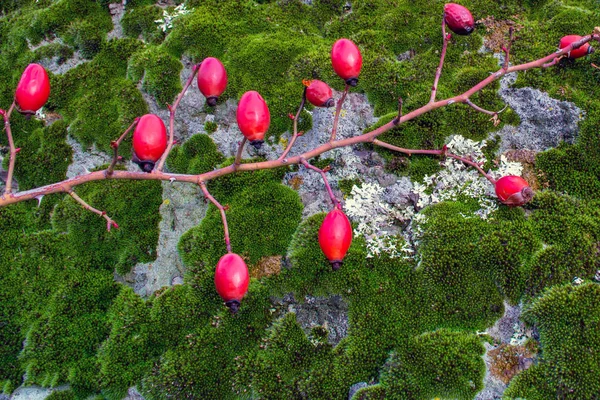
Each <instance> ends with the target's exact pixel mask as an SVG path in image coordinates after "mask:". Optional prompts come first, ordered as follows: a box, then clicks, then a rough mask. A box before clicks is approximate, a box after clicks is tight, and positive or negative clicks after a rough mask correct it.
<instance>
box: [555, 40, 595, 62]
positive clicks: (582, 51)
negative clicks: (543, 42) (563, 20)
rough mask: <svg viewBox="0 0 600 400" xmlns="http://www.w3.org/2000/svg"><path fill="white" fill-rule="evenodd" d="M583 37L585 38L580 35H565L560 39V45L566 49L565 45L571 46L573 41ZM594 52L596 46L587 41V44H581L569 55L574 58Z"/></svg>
mask: <svg viewBox="0 0 600 400" xmlns="http://www.w3.org/2000/svg"><path fill="white" fill-rule="evenodd" d="M581 39H583V38H582V37H581V36H578V35H568V36H563V37H562V38H561V39H560V42H559V44H558V47H559V48H561V49H564V48H565V47H567V46H570V45H571V44H572V43H574V42H576V41H578V40H581ZM593 52H594V48H593V47H592V46H590V44H589V43H585V44H583V46H580V47H578V48H576V49H573V50H571V51H570V52H568V53H567V57H568V58H570V59H572V60H574V59H576V58H581V57H584V56H587V55H588V54H591V53H593Z"/></svg>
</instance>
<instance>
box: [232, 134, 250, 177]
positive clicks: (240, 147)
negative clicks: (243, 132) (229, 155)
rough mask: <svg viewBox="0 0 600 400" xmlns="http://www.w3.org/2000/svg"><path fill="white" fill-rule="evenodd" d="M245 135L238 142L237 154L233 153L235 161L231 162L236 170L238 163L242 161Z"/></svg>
mask: <svg viewBox="0 0 600 400" xmlns="http://www.w3.org/2000/svg"><path fill="white" fill-rule="evenodd" d="M247 140H248V139H246V136H244V138H243V139H242V141H241V142H240V146H239V147H238V151H237V154H236V155H235V161H234V162H233V166H234V168H235V169H236V170H237V169H238V167H239V166H240V164H241V163H242V152H243V151H244V145H245V144H246V141H247Z"/></svg>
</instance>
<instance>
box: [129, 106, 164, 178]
mask: <svg viewBox="0 0 600 400" xmlns="http://www.w3.org/2000/svg"><path fill="white" fill-rule="evenodd" d="M166 149H167V129H166V128H165V124H164V122H163V121H162V119H160V118H159V117H158V116H157V115H154V114H146V115H144V116H143V117H141V118H140V120H139V121H138V124H137V126H136V127H135V131H133V156H134V157H133V161H134V162H135V163H137V164H138V165H139V166H140V168H141V169H142V171H144V172H151V171H152V170H153V169H154V164H155V163H156V162H157V161H158V160H159V159H160V157H161V156H162V155H163V153H164V152H165V150H166Z"/></svg>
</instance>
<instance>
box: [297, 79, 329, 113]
mask: <svg viewBox="0 0 600 400" xmlns="http://www.w3.org/2000/svg"><path fill="white" fill-rule="evenodd" d="M302 83H304V85H305V86H306V100H308V101H309V102H310V104H312V105H313V106H315V107H333V105H334V101H333V92H332V91H331V88H330V87H329V85H328V84H326V83H325V82H323V81H320V80H317V79H313V80H312V81H302Z"/></svg>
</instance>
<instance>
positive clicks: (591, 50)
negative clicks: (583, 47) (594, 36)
mask: <svg viewBox="0 0 600 400" xmlns="http://www.w3.org/2000/svg"><path fill="white" fill-rule="evenodd" d="M595 51H596V49H594V48H593V47H592V46H590V47H588V54H592V53H593V52H595Z"/></svg>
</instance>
